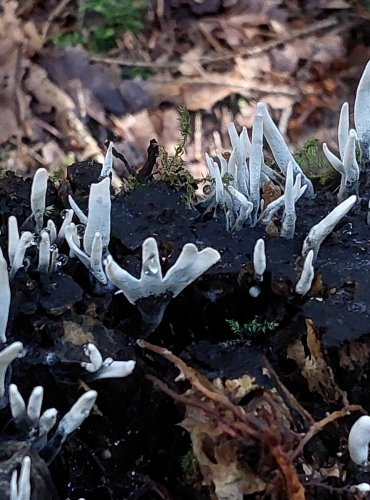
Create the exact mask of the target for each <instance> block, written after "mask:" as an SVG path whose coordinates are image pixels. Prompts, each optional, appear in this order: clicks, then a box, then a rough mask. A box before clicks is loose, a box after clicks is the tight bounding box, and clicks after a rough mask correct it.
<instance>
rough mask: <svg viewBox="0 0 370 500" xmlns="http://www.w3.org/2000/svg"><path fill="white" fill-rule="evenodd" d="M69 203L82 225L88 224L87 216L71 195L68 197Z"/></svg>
mask: <svg viewBox="0 0 370 500" xmlns="http://www.w3.org/2000/svg"><path fill="white" fill-rule="evenodd" d="M68 202H69V204H70V205H71V209H72V210H73V211H74V213H75V214H76V215H77V217H78V218H79V219H80V222H81V224H85V226H86V224H87V215H85V214H84V213H83V211H82V210H81V209H80V207H79V206H78V205H77V203H76V202H75V201H74V199H73V198H72V196H71V195H70V194H69V195H68Z"/></svg>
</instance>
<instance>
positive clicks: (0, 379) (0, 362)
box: [0, 342, 23, 398]
mask: <svg viewBox="0 0 370 500" xmlns="http://www.w3.org/2000/svg"><path fill="white" fill-rule="evenodd" d="M22 350H23V344H22V342H13V343H12V344H10V345H9V346H8V347H6V348H5V349H3V350H2V351H1V352H0V398H2V397H3V396H4V394H5V375H6V372H7V370H8V368H9V366H10V364H11V363H12V361H14V360H15V358H18V357H19V356H20V353H21V352H22Z"/></svg>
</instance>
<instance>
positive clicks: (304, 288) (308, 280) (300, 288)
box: [295, 250, 315, 295]
mask: <svg viewBox="0 0 370 500" xmlns="http://www.w3.org/2000/svg"><path fill="white" fill-rule="evenodd" d="M313 257H314V251H313V250H310V251H309V252H308V254H307V256H306V258H305V261H304V264H303V269H302V273H301V277H300V278H299V280H298V283H297V284H296V287H295V291H296V292H297V293H298V294H299V295H306V293H308V292H309V291H310V288H311V285H312V281H313V278H314V276H315V269H314V267H313V264H312V261H313Z"/></svg>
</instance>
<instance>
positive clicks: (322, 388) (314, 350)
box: [287, 319, 345, 402]
mask: <svg viewBox="0 0 370 500" xmlns="http://www.w3.org/2000/svg"><path fill="white" fill-rule="evenodd" d="M306 326H307V347H308V349H309V351H310V355H309V356H306V353H305V349H304V346H303V343H302V341H301V340H300V339H297V340H295V341H294V342H293V343H292V344H290V346H289V347H288V351H287V355H288V358H290V359H293V360H294V361H295V362H296V363H297V365H298V367H299V368H300V370H301V373H302V375H303V377H304V378H305V379H306V380H307V383H308V387H309V389H310V391H311V392H318V393H319V394H321V396H322V397H323V398H324V400H325V401H326V402H337V401H338V400H340V399H345V393H343V391H342V390H341V389H340V388H339V387H338V386H337V384H336V382H335V380H334V375H333V371H332V369H331V368H330V366H329V365H328V364H327V362H326V360H325V356H324V354H323V351H322V347H321V342H320V340H319V339H318V338H317V336H316V333H315V329H314V325H313V322H312V321H311V320H310V319H306Z"/></svg>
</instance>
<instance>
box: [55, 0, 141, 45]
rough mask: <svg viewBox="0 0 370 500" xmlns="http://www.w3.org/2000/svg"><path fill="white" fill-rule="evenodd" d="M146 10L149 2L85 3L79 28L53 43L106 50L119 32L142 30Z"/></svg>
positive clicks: (86, 0) (105, 0)
mask: <svg viewBox="0 0 370 500" xmlns="http://www.w3.org/2000/svg"><path fill="white" fill-rule="evenodd" d="M147 7H148V0H84V1H82V2H81V4H80V7H79V21H78V26H74V30H73V32H70V33H65V34H63V35H59V36H57V37H55V38H54V44H55V45H57V46H67V45H77V44H82V45H83V46H84V47H86V48H87V49H88V50H90V51H92V52H104V51H107V50H109V49H111V48H113V47H114V46H115V40H116V37H117V36H118V35H120V34H121V33H124V32H125V31H131V32H132V33H138V32H140V31H141V30H142V29H143V28H144V24H143V14H144V11H145V9H146V8H147Z"/></svg>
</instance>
